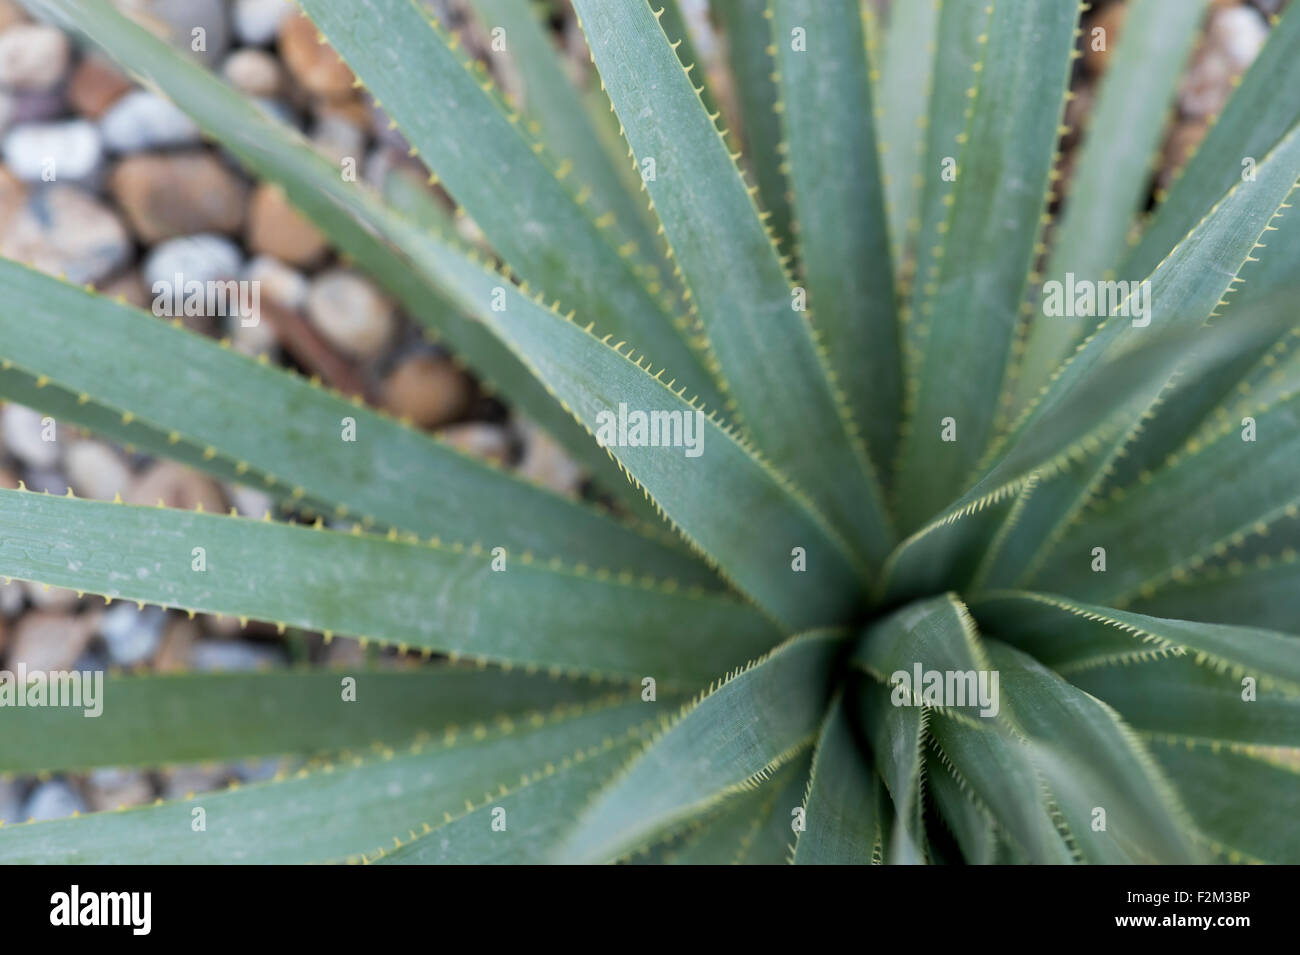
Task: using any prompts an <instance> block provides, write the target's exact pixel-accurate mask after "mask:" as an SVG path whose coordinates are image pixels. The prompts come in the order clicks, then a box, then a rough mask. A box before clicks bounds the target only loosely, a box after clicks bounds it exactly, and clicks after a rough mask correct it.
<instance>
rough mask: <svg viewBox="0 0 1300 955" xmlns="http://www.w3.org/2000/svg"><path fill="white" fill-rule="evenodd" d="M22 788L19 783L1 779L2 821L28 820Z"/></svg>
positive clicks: (0, 820)
mask: <svg viewBox="0 0 1300 955" xmlns="http://www.w3.org/2000/svg"><path fill="white" fill-rule="evenodd" d="M26 821H27V817H26V816H24V815H23V797H22V789H21V788H20V787H19V785H18V783H16V782H12V781H6V780H3V779H0V822H9V823H15V822H26Z"/></svg>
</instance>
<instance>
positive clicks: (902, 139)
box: [874, 2, 978, 276]
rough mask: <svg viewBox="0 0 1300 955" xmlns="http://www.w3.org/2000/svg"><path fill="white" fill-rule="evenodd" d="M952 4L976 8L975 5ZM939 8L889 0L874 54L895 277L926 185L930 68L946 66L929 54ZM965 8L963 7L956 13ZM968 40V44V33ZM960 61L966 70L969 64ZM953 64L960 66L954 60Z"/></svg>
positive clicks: (902, 271) (905, 266) (903, 264)
mask: <svg viewBox="0 0 1300 955" xmlns="http://www.w3.org/2000/svg"><path fill="white" fill-rule="evenodd" d="M950 6H952V5H951V4H950ZM956 6H963V7H966V8H976V9H978V8H977V5H975V4H957V5H956ZM942 8H943V4H942V3H934V2H932V3H924V2H923V3H896V4H894V5H893V7H892V8H891V9H890V11H889V23H888V25H887V26H886V28H885V31H884V43H883V44H882V47H883V48H882V50H881V56H880V69H879V73H880V77H879V83H878V84H877V87H876V94H877V95H876V96H875V97H874V98H875V101H876V109H875V115H876V122H877V124H878V126H879V139H880V161H881V164H882V165H883V167H884V176H883V183H884V187H885V205H886V208H887V209H888V211H889V239H890V242H891V244H892V246H893V254H894V272H895V274H896V275H900V276H902V275H906V274H908V272H909V271H910V264H909V263H908V261H907V260H908V259H909V258H911V257H912V256H914V255H915V250H914V249H911V248H910V245H911V242H912V241H913V240H914V239H915V237H916V234H917V233H918V232H919V231H920V228H921V218H920V216H921V194H922V191H923V189H924V187H925V184H926V177H925V176H924V175H922V173H921V169H922V168H928V169H933V166H925V165H924V163H925V161H926V155H925V142H926V129H927V128H928V127H929V124H930V116H929V114H928V113H927V106H929V105H930V104H929V98H930V91H931V88H932V87H933V86H934V83H935V75H934V74H935V70H936V69H946V68H948V66H949V64H940V63H936V60H937V57H936V55H935V53H936V47H937V44H938V39H939V18H940V16H941V12H940V11H941V10H942ZM971 12H972V11H971V10H970V9H967V10H965V11H962V15H971ZM971 43H972V46H973V45H974V40H973V36H972V40H971ZM949 52H950V51H949ZM965 65H966V68H967V70H969V68H970V64H969V63H967V64H965ZM956 66H957V67H958V68H960V64H956ZM961 105H962V106H963V107H964V105H965V104H961Z"/></svg>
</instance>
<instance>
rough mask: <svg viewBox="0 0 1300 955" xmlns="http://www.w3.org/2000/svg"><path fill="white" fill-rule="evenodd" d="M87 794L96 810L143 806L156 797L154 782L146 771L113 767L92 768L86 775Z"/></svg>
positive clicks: (91, 806)
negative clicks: (151, 781) (150, 780)
mask: <svg viewBox="0 0 1300 955" xmlns="http://www.w3.org/2000/svg"><path fill="white" fill-rule="evenodd" d="M86 795H87V797H88V798H89V801H90V808H91V809H93V810H95V811H96V812H103V811H106V810H110V809H120V808H123V807H126V806H143V805H145V804H146V803H149V802H152V801H153V798H154V795H153V784H152V783H150V782H149V777H148V776H147V775H146V774H145V773H143V772H141V771H140V770H138V769H117V768H113V767H108V768H100V769H95V770H91V772H90V774H89V775H88V776H87V777H86Z"/></svg>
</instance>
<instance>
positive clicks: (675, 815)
mask: <svg viewBox="0 0 1300 955" xmlns="http://www.w3.org/2000/svg"><path fill="white" fill-rule="evenodd" d="M840 636H841V635H840V634H839V633H837V632H831V631H821V632H813V633H809V634H804V635H801V636H798V637H794V638H792V639H791V640H789V641H787V642H786V643H783V644H782V645H781V646H780V647H778V648H777V649H776V650H774V651H772V653H771V654H770V655H768V656H767V657H764V658H763V659H762V660H759V661H757V662H755V663H752V664H750V665H749V666H747V667H745V668H744V669H742V670H740V671H739V672H737V673H734V674H730V675H729V676H728V678H727V679H726V680H725V682H723V683H722V684H721V685H720V686H718V687H717V688H716V689H713V690H712V692H710V693H709V694H707V695H706V696H704V697H703V698H702V699H701V700H700V701H699V702H698V703H696V704H695V705H694V706H692V707H689V708H687V709H686V710H685V712H684V713H683V715H682V716H681V717H680V718H679V719H678V720H677V721H676V722H674V723H673V724H672V725H671V726H670V727H669V728H668V729H667V730H666V731H665V732H664V733H663V734H662V735H660V736H659V737H657V738H656V739H654V740H653V741H652V742H651V743H650V744H649V746H647V748H646V749H645V751H644V752H643V753H642V754H641V755H640V756H638V757H637V758H636V759H634V760H633V761H632V762H631V763H630V764H629V765H628V767H627V768H626V769H625V770H624V771H623V772H622V773H620V774H619V775H618V777H617V778H616V779H614V780H613V781H612V782H611V783H610V784H609V785H608V786H606V787H605V789H604V790H603V791H602V792H601V793H600V794H599V795H598V796H597V797H596V799H595V801H594V802H593V803H592V804H591V805H590V806H589V807H588V808H587V809H586V810H585V811H584V812H583V813H582V817H581V820H580V823H579V825H578V827H577V829H576V830H575V832H574V833H573V835H572V836H571V837H570V839H569V840H568V843H567V845H566V846H565V848H564V849H563V850H562V852H561V853H560V855H559V858H560V859H562V860H565V861H570V862H579V861H602V860H608V859H611V858H616V857H618V856H620V855H622V854H624V853H626V852H628V851H631V850H632V849H635V848H636V847H637V846H638V845H640V844H643V843H645V842H647V841H649V840H650V839H652V838H653V837H654V836H655V835H656V834H660V833H664V832H666V831H671V830H672V828H673V827H674V826H677V825H680V824H681V823H682V822H683V821H684V820H686V819H689V818H690V817H691V816H693V815H697V814H698V813H700V812H702V811H705V810H706V809H708V808H709V807H711V806H712V805H715V804H716V803H718V802H719V801H720V800H722V799H724V798H726V797H727V796H728V795H730V794H733V793H738V792H742V791H744V790H747V789H750V788H752V787H753V786H755V785H756V784H757V783H759V782H761V781H762V780H764V779H766V778H767V777H768V776H769V775H770V774H771V773H772V772H773V771H775V770H776V769H777V768H779V767H780V766H783V765H784V764H786V763H787V762H789V761H790V760H792V759H794V758H795V757H796V756H797V755H798V753H800V752H801V751H803V750H805V749H807V748H808V747H810V746H811V745H812V743H813V740H814V739H815V737H816V734H817V728H818V726H819V725H820V723H821V718H822V716H823V714H824V712H825V707H826V701H827V698H828V696H829V693H830V680H831V670H832V664H833V663H834V660H835V656H836V653H837V652H838V650H839V646H840Z"/></svg>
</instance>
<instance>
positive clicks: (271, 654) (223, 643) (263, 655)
mask: <svg viewBox="0 0 1300 955" xmlns="http://www.w3.org/2000/svg"><path fill="white" fill-rule="evenodd" d="M192 660H193V664H194V669H195V670H199V671H212V670H258V669H262V668H264V667H275V666H280V665H282V664H283V663H284V656H283V655H282V654H281V653H279V652H278V651H277V650H274V649H272V648H270V647H264V646H259V645H258V644H255V643H247V642H245V641H242V640H203V641H201V642H200V643H199V645H198V646H196V647H195V648H194V655H193V657H192Z"/></svg>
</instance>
